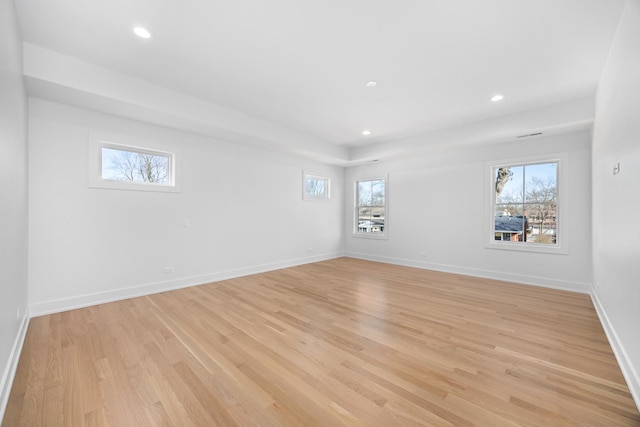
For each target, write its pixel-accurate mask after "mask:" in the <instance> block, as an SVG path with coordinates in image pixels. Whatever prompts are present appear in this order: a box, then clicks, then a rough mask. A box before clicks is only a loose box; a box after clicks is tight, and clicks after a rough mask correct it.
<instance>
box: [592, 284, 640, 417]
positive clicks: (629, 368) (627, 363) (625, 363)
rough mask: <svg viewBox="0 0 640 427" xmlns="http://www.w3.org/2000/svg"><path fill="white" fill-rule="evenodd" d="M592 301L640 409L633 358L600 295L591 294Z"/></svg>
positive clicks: (639, 377)
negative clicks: (625, 347)
mask: <svg viewBox="0 0 640 427" xmlns="http://www.w3.org/2000/svg"><path fill="white" fill-rule="evenodd" d="M591 300H592V301H593V306H594V307H595V308H596V313H598V317H599V318H600V324H602V328H603V329H604V332H605V334H607V338H608V339H609V345H611V349H612V350H613V354H615V356H616V359H617V360H618V365H620V370H621V371H622V375H623V376H624V379H625V380H626V381H627V386H628V387H629V391H630V392H631V396H633V400H634V401H635V402H636V406H637V407H638V409H640V376H639V375H638V372H637V371H636V369H635V367H634V366H633V363H632V361H631V358H630V357H629V356H628V355H627V352H626V351H625V349H624V346H623V345H622V341H620V338H619V337H618V334H617V333H616V330H615V328H614V327H613V324H612V323H611V321H610V320H609V316H607V312H606V311H605V309H604V306H603V305H602V303H601V302H600V300H599V299H598V295H596V293H595V292H592V293H591Z"/></svg>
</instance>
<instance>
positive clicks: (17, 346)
mask: <svg viewBox="0 0 640 427" xmlns="http://www.w3.org/2000/svg"><path fill="white" fill-rule="evenodd" d="M29 319H30V315H29V311H28V309H27V310H26V312H25V313H24V317H23V318H22V321H21V323H20V327H19V328H18V334H17V335H16V339H15V340H14V341H13V347H12V348H11V353H10V354H9V360H8V362H7V366H5V368H4V372H3V373H2V381H0V423H1V422H2V420H3V419H4V413H5V411H6V410H7V404H8V403H9V395H10V394H11V387H12V386H13V379H14V378H15V376H16V371H17V369H18V362H19V361H20V354H21V353H22V345H23V344H24V339H25V337H26V336H27V328H28V326H29Z"/></svg>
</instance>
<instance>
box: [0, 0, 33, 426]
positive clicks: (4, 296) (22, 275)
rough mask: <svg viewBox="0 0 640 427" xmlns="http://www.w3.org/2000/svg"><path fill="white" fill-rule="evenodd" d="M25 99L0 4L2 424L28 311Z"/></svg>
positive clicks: (7, 1) (9, 25) (7, 8)
mask: <svg viewBox="0 0 640 427" xmlns="http://www.w3.org/2000/svg"><path fill="white" fill-rule="evenodd" d="M26 118H27V98H26V94H25V90H24V85H23V82H22V41H21V38H20V33H19V29H18V23H17V19H16V14H15V10H14V3H13V1H12V0H0V375H1V377H0V420H1V419H2V415H3V413H4V409H5V405H6V401H7V399H8V397H9V389H10V387H11V383H12V381H13V374H14V372H15V365H16V363H17V356H18V353H19V349H20V346H21V338H22V337H23V336H24V331H25V329H26V311H27V310H26V307H27V121H26Z"/></svg>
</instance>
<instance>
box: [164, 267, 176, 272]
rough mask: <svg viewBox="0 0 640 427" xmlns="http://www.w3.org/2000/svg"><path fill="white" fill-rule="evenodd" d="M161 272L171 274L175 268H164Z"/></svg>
mask: <svg viewBox="0 0 640 427" xmlns="http://www.w3.org/2000/svg"><path fill="white" fill-rule="evenodd" d="M163 271H164V272H165V273H173V272H174V271H175V268H173V267H165V268H164V270H163Z"/></svg>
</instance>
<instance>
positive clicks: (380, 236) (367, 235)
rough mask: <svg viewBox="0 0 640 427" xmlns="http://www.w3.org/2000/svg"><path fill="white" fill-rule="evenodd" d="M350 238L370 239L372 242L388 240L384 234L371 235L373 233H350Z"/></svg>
mask: <svg viewBox="0 0 640 427" xmlns="http://www.w3.org/2000/svg"><path fill="white" fill-rule="evenodd" d="M351 237H355V238H358V239H372V240H389V237H388V236H387V234H386V233H383V234H373V233H352V234H351Z"/></svg>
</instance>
